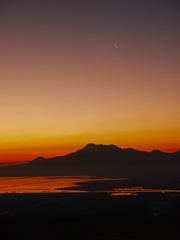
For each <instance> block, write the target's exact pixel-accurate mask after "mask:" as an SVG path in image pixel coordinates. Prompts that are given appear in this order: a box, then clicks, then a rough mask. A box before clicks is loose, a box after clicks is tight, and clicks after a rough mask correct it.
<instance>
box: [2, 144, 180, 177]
mask: <svg viewBox="0 0 180 240" xmlns="http://www.w3.org/2000/svg"><path fill="white" fill-rule="evenodd" d="M179 169H180V151H179V152H176V153H165V152H161V151H157V150H154V151H152V152H150V153H149V152H145V151H137V150H135V149H132V148H127V149H121V148H119V147H117V146H115V145H108V146H105V145H95V144H92V143H91V144H88V145H86V146H85V147H84V148H82V149H80V150H78V151H76V152H74V153H71V154H68V155H66V156H61V157H54V158H48V159H45V158H43V157H38V158H36V159H34V160H33V161H31V162H29V163H28V164H23V165H18V166H9V167H1V168H0V176H43V175H44V176H46V175H57V176H58V175H119V174H121V176H122V174H123V175H124V176H125V175H126V176H127V175H138V174H149V173H152V172H153V173H156V174H161V173H162V174H174V173H176V172H177V170H179Z"/></svg>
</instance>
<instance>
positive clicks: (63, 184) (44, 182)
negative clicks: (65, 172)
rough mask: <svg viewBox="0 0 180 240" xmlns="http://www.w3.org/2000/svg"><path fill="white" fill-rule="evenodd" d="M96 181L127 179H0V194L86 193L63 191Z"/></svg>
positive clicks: (81, 177)
mask: <svg viewBox="0 0 180 240" xmlns="http://www.w3.org/2000/svg"><path fill="white" fill-rule="evenodd" d="M98 180H127V178H99V177H95V176H73V177H72V176H67V177H66V176H65V177H64V176H63V177H59V176H58V177H56V176H55V177H54V176H51V177H11V178H10V177H9V178H6V177H4V178H3V177H1V178H0V193H42V192H43V193H55V192H56V193H57V192H60V193H67V192H88V191H83V190H81V191H80V190H76V191H75V190H63V189H59V188H69V187H75V186H77V185H76V183H81V182H87V181H89V182H90V181H98Z"/></svg>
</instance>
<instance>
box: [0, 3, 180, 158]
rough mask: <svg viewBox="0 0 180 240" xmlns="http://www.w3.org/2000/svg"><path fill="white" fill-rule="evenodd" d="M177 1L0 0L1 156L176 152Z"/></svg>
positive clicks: (179, 99) (179, 134)
mask: <svg viewBox="0 0 180 240" xmlns="http://www.w3.org/2000/svg"><path fill="white" fill-rule="evenodd" d="M179 13H180V3H179V1H178V0H147V1H144V0H136V1H134V0H86V1H84V0H61V1H58V0H13V1H12V0H6V1H1V3H0V161H1V162H5V161H26V160H32V159H34V158H35V157H37V156H43V157H45V158H47V157H53V156H60V155H65V154H68V153H70V152H72V151H75V150H77V149H79V148H81V147H84V146H85V145H86V144H88V143H90V142H92V143H95V144H115V145H117V146H119V147H121V148H128V147H132V148H135V149H138V150H146V151H151V150H153V149H159V150H162V151H169V152H171V151H178V150H180V111H179V106H180V66H179V65H180V14H179Z"/></svg>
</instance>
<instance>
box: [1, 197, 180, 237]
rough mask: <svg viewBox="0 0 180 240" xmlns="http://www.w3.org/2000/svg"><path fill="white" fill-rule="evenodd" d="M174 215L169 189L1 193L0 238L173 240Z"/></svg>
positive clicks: (177, 222)
mask: <svg viewBox="0 0 180 240" xmlns="http://www.w3.org/2000/svg"><path fill="white" fill-rule="evenodd" d="M173 195H175V196H173ZM179 216H180V195H178V194H177V195H176V194H174V193H165V194H163V193H140V194H139V195H136V196H109V195H108V194H107V193H42V194H41V193H39V194H1V195H0V239H3V240H4V239H18V240H21V239H23V240H24V239H26V240H28V239H34V240H36V239H45V240H46V239H52V240H56V239H64V240H68V239H69V240H70V239H76V240H79V239H95V240H102V239H106V240H109V239H112V240H113V239H121V240H123V239H124V240H126V239H141V240H142V239H146V240H149V239H172V240H173V239H180V230H179V226H180V217H179ZM133 237H134V238H133Z"/></svg>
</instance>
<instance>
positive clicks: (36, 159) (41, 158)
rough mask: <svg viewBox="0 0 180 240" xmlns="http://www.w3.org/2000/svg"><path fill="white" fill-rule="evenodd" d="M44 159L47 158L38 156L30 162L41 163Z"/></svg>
mask: <svg viewBox="0 0 180 240" xmlns="http://www.w3.org/2000/svg"><path fill="white" fill-rule="evenodd" d="M44 160H46V158H43V157H37V158H35V159H34V160H32V161H31V162H29V164H31V163H41V162H43V161H44Z"/></svg>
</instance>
